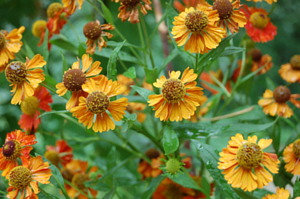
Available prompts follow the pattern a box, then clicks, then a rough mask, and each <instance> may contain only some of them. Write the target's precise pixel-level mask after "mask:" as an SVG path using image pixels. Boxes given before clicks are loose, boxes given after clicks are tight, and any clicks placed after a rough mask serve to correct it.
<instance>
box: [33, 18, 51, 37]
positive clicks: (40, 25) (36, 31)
mask: <svg viewBox="0 0 300 199" xmlns="http://www.w3.org/2000/svg"><path fill="white" fill-rule="evenodd" d="M46 26H47V22H46V21H45V20H37V21H36V22H34V24H33V26H32V29H31V32H32V34H33V35H34V36H35V37H41V36H42V33H43V32H45V30H46Z"/></svg>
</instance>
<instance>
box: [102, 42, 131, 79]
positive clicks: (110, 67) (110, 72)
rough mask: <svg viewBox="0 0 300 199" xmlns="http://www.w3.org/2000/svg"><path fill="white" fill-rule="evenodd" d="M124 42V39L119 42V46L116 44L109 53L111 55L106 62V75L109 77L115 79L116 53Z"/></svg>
mask: <svg viewBox="0 0 300 199" xmlns="http://www.w3.org/2000/svg"><path fill="white" fill-rule="evenodd" d="M125 42H126V40H124V41H123V42H122V43H120V44H119V46H117V47H116V48H115V49H114V50H113V52H112V53H111V56H110V58H109V61H108V64H107V77H108V78H109V79H113V80H116V76H117V61H118V53H119V52H120V50H121V48H122V47H123V45H124V44H125Z"/></svg>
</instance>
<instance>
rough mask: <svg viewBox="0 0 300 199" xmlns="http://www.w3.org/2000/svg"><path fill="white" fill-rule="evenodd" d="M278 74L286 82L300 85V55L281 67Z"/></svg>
mask: <svg viewBox="0 0 300 199" xmlns="http://www.w3.org/2000/svg"><path fill="white" fill-rule="evenodd" d="M278 72H279V74H280V76H281V77H282V79H284V80H285V81H287V82H289V83H295V82H299V83H300V55H294V56H293V57H292V58H291V60H290V62H289V63H287V64H283V65H282V66H281V68H280V69H279V71H278Z"/></svg>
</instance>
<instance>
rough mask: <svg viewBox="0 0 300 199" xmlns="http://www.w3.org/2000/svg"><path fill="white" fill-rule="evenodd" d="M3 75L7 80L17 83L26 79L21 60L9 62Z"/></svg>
mask: <svg viewBox="0 0 300 199" xmlns="http://www.w3.org/2000/svg"><path fill="white" fill-rule="evenodd" d="M5 75H6V79H7V81H9V82H10V83H13V84H19V83H22V82H23V81H25V80H26V68H25V65H24V64H23V63H22V62H19V61H15V62H11V63H10V64H8V65H7V66H6V69H5Z"/></svg>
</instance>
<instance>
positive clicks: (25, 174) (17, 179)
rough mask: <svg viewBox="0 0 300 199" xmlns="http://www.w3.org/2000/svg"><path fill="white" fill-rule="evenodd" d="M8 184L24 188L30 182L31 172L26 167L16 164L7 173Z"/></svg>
mask: <svg viewBox="0 0 300 199" xmlns="http://www.w3.org/2000/svg"><path fill="white" fill-rule="evenodd" d="M8 180H9V184H10V185H11V186H12V187H15V188H17V189H24V188H26V187H27V186H29V183H30V182H31V172H30V170H29V169H28V168H26V167H23V166H17V167H15V168H13V169H12V170H11V172H10V173H9V174H8Z"/></svg>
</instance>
